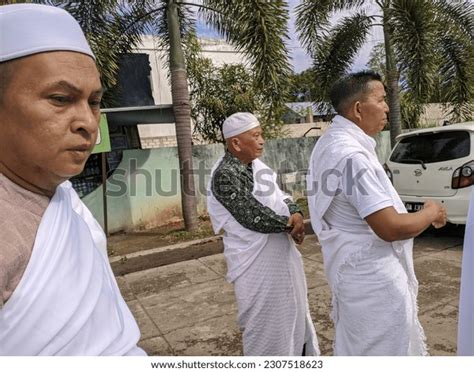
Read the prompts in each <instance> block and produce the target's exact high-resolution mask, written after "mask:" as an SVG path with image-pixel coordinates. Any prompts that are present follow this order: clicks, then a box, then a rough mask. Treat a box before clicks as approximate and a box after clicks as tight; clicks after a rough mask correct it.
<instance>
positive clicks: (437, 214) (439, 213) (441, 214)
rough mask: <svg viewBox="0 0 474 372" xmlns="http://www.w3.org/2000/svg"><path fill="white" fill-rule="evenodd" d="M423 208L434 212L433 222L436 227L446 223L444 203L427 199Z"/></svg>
mask: <svg viewBox="0 0 474 372" xmlns="http://www.w3.org/2000/svg"><path fill="white" fill-rule="evenodd" d="M423 208H424V209H426V210H429V211H430V212H431V213H432V216H433V222H432V223H431V224H432V225H433V227H434V228H436V229H439V228H441V227H443V226H444V225H446V208H445V207H444V206H443V205H441V204H440V203H438V202H435V201H433V200H427V201H426V202H425V205H424V206H423Z"/></svg>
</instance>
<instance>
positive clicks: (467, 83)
mask: <svg viewBox="0 0 474 372" xmlns="http://www.w3.org/2000/svg"><path fill="white" fill-rule="evenodd" d="M439 44H440V46H441V48H440V49H439V53H440V57H441V67H440V70H439V75H440V77H441V94H442V99H443V102H445V103H448V104H449V106H447V107H450V111H449V114H450V115H451V116H452V119H453V120H454V121H462V120H469V119H472V117H473V108H474V107H473V106H474V105H473V98H474V97H473V96H474V91H473V90H474V86H473V85H474V84H473V81H474V63H473V61H474V46H473V45H472V44H469V45H466V44H465V43H463V42H462V40H461V39H459V38H458V39H454V38H451V37H449V36H445V37H444V38H442V39H441V40H440V43H439Z"/></svg>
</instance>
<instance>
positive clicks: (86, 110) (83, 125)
mask: <svg viewBox="0 0 474 372" xmlns="http://www.w3.org/2000/svg"><path fill="white" fill-rule="evenodd" d="M99 119H100V112H99V111H96V110H93V109H92V108H91V107H90V105H89V104H88V103H87V104H81V105H80V106H79V107H78V108H77V111H76V116H75V118H74V122H73V124H72V125H73V131H75V132H85V133H87V134H89V135H92V134H95V133H96V132H97V130H98V128H99Z"/></svg>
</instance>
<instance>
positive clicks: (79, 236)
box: [0, 182, 145, 355]
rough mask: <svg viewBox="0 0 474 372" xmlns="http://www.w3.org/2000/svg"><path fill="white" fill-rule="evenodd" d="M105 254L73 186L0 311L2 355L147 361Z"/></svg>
mask: <svg viewBox="0 0 474 372" xmlns="http://www.w3.org/2000/svg"><path fill="white" fill-rule="evenodd" d="M105 248H106V243H105V236H104V233H103V231H102V229H101V227H100V226H99V224H98V223H97V221H95V220H94V218H93V217H92V215H91V213H90V212H89V210H88V209H87V208H86V207H85V206H84V205H83V204H82V202H81V201H80V199H79V197H78V196H77V194H76V193H75V191H74V190H73V189H72V187H71V184H70V183H69V182H66V183H64V184H62V185H60V186H59V187H58V188H57V190H56V193H55V195H54V196H53V198H52V199H51V202H50V204H49V206H48V208H47V209H46V211H45V213H44V215H43V218H42V220H41V223H40V226H39V229H38V232H37V236H36V241H35V244H34V247H33V251H32V255H31V258H30V261H29V263H28V266H27V268H26V270H25V273H24V275H23V277H22V279H21V281H20V283H19V284H18V286H17V288H16V289H15V291H14V292H13V294H12V296H11V297H10V299H9V300H8V301H7V303H6V304H5V306H4V307H3V308H2V309H1V310H0V355H145V354H144V352H143V350H141V349H140V348H138V347H137V346H136V344H137V342H138V340H139V338H140V331H139V329H138V326H137V324H136V322H135V319H134V318H133V316H132V314H131V312H130V310H129V309H128V307H127V305H126V304H125V302H124V300H123V298H122V296H121V294H120V291H119V289H118V287H117V284H116V281H115V278H114V275H113V273H112V270H111V268H110V264H109V262H108V259H107V254H106V251H105Z"/></svg>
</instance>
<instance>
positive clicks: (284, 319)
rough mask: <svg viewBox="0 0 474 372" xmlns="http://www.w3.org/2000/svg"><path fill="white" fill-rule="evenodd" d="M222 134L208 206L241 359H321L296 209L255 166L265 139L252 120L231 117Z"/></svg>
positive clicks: (270, 177)
mask: <svg viewBox="0 0 474 372" xmlns="http://www.w3.org/2000/svg"><path fill="white" fill-rule="evenodd" d="M222 132H223V136H224V139H225V140H226V145H227V151H226V153H225V155H224V156H223V157H222V158H221V159H219V160H218V161H217V163H216V164H215V166H214V168H213V170H212V175H211V181H210V183H209V192H208V199H207V206H208V211H209V215H210V217H211V222H212V226H213V228H214V231H215V233H216V234H217V233H219V231H221V230H224V239H223V240H224V256H225V258H226V261H227V270H228V271H227V280H228V281H229V282H231V283H233V284H234V290H235V296H236V299H237V307H238V322H239V325H240V328H241V330H242V332H243V346H244V355H319V349H318V344H317V339H316V333H315V330H314V326H313V322H312V320H311V317H310V314H309V307H308V301H307V293H306V280H305V276H304V270H303V262H302V259H301V255H300V253H299V252H298V250H297V249H296V247H295V244H294V242H293V240H294V241H295V242H296V243H298V244H300V243H301V242H302V241H303V239H304V224H303V217H302V215H301V212H300V209H299V207H298V206H297V205H296V204H295V203H293V202H292V200H291V198H290V197H289V196H288V195H285V194H283V192H282V191H281V190H280V188H279V187H278V185H277V183H276V175H275V173H274V172H273V171H272V170H271V169H270V168H268V167H267V166H266V165H265V164H264V163H263V162H262V161H260V160H259V159H258V157H260V156H261V155H262V151H263V144H264V140H263V137H262V129H261V127H260V124H259V122H258V120H257V118H256V117H255V116H254V115H252V114H250V113H245V112H244V113H241V112H239V113H236V114H233V115H231V116H230V117H228V118H227V119H226V120H225V121H224V124H223V127H222Z"/></svg>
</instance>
